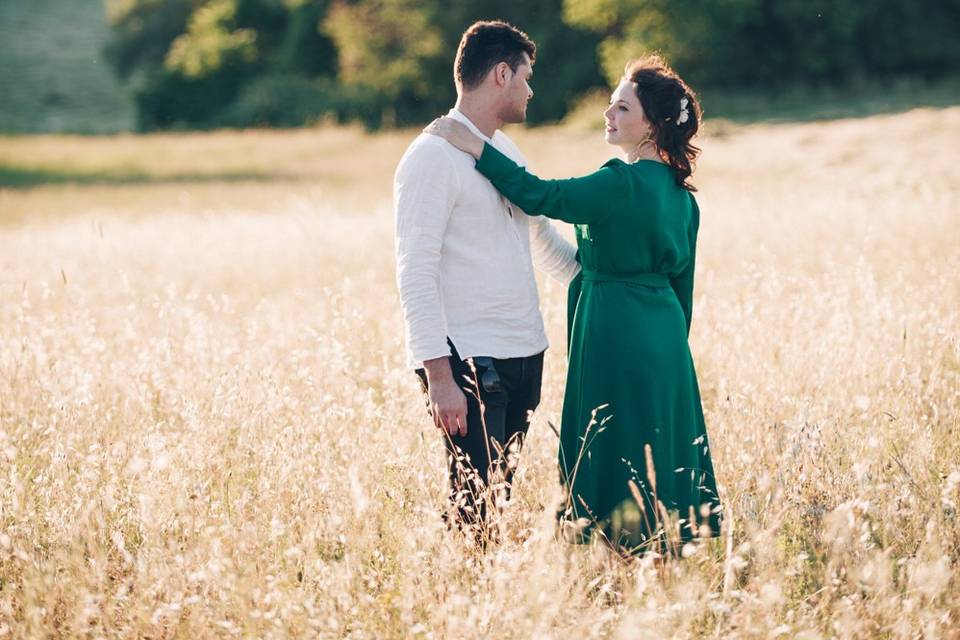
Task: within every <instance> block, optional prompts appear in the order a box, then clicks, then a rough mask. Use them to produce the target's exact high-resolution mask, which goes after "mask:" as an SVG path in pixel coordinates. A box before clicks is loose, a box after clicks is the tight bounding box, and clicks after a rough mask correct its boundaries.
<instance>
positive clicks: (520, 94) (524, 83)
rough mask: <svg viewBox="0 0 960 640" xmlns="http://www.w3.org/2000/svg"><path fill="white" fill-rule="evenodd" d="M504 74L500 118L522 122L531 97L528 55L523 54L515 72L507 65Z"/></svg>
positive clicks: (530, 72)
mask: <svg viewBox="0 0 960 640" xmlns="http://www.w3.org/2000/svg"><path fill="white" fill-rule="evenodd" d="M506 75H507V83H506V85H505V86H504V88H503V103H502V104H503V106H502V109H501V113H500V118H501V119H502V120H503V121H504V122H507V123H516V122H524V121H526V119H527V102H529V101H530V98H532V97H533V89H531V88H530V79H531V78H532V77H533V66H532V65H531V64H530V56H528V55H527V54H523V63H521V64H520V65H519V66H518V67H517V70H516V71H515V72H514V71H512V70H511V69H510V67H509V66H508V67H507V72H506Z"/></svg>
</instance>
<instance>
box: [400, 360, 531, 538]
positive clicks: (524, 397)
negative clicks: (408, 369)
mask: <svg viewBox="0 0 960 640" xmlns="http://www.w3.org/2000/svg"><path fill="white" fill-rule="evenodd" d="M450 346H451V350H452V351H453V355H451V356H449V359H450V368H451V370H452V371H453V378H454V380H455V381H456V383H457V385H458V386H459V387H460V388H461V389H462V390H463V393H464V395H465V396H466V398H467V435H465V436H461V435H459V433H458V434H457V435H454V436H451V435H450V434H448V433H446V432H443V439H444V443H445V445H446V449H447V464H448V468H449V472H450V501H451V506H452V507H453V510H452V513H453V514H454V515H455V516H456V517H457V519H458V520H459V522H457V523H456V524H457V525H458V526H462V525H463V524H469V525H476V524H481V523H483V522H484V520H485V519H486V502H487V500H489V499H495V500H499V499H501V498H503V499H507V498H509V497H510V483H511V480H512V478H513V472H514V470H515V469H516V464H517V460H518V458H519V454H520V449H521V447H522V446H523V440H524V438H525V437H526V434H527V428H528V427H529V426H530V417H531V414H532V413H533V410H534V409H536V408H537V405H538V404H540V386H541V383H542V380H543V352H540V353H538V354H535V355H532V356H527V357H522V358H481V357H477V358H468V360H467V361H464V360H462V359H461V358H460V356H459V354H458V353H457V350H456V348H455V347H453V345H452V344H451V345H450ZM470 361H472V363H473V367H474V369H475V371H476V372H474V371H473V370H471V368H470ZM491 370H492V371H491ZM416 374H417V376H418V377H419V378H420V383H421V386H422V387H423V391H424V394H427V393H428V386H427V375H426V372H425V371H424V370H423V369H417V370H416ZM427 402H428V407H429V397H428V400H427ZM481 405H482V407H481ZM491 482H492V483H493V487H492V489H493V491H491V492H489V493H488V492H487V489H488V488H490V486H491ZM448 523H449V520H448Z"/></svg>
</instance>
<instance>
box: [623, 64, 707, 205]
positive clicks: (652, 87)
mask: <svg viewBox="0 0 960 640" xmlns="http://www.w3.org/2000/svg"><path fill="white" fill-rule="evenodd" d="M624 77H625V78H626V79H627V80H630V81H631V82H635V83H637V98H639V99H640V105H641V106H642V107H643V113H644V115H645V116H646V118H647V120H648V121H649V122H650V126H651V128H652V129H653V141H654V143H655V144H656V145H657V149H659V151H660V155H661V157H662V158H663V160H664V162H666V163H667V164H668V165H670V166H671V167H672V168H673V170H674V173H675V174H676V179H677V185H679V186H680V187H683V188H684V189H686V190H687V191H696V190H697V189H696V187H694V186H693V185H692V184H690V182H689V181H688V179H689V178H690V176H691V175H693V170H694V168H695V164H696V158H697V156H698V155H699V154H700V148H699V147H697V146H695V145H694V144H693V143H692V142H691V140H693V137H694V136H695V135H696V134H697V131H698V130H699V129H700V120H701V118H702V117H703V112H702V111H701V110H700V101H699V100H697V94H696V93H694V91H693V89H691V88H690V87H689V86H687V83H686V82H684V81H683V79H682V78H681V77H680V76H679V75H677V72H676V71H674V70H673V69H671V68H670V66H669V65H668V64H667V63H666V62H665V61H664V60H663V58H661V57H660V56H658V55H650V56H647V57H645V58H640V59H638V60H633V61H632V62H629V63H627V66H626V68H625V69H624ZM683 98H686V99H687V106H686V110H687V114H688V115H687V118H686V120H685V121H682V122H681V120H683V119H682V118H680V111H681V108H680V101H681V100H682V99H683ZM678 118H680V119H679V120H678Z"/></svg>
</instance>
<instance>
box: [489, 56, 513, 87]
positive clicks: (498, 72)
mask: <svg viewBox="0 0 960 640" xmlns="http://www.w3.org/2000/svg"><path fill="white" fill-rule="evenodd" d="M512 73H513V69H511V68H510V65H509V64H507V63H506V62H498V63H497V66H495V67H494V68H493V79H494V80H495V81H496V83H497V86H499V87H504V86H506V85H507V82H509V81H510V77H511V74H512Z"/></svg>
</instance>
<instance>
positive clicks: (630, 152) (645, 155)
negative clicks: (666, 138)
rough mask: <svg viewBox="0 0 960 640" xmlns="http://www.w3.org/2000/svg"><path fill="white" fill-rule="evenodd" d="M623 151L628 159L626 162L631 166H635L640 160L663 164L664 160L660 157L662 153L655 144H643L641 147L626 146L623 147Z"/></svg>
mask: <svg viewBox="0 0 960 640" xmlns="http://www.w3.org/2000/svg"><path fill="white" fill-rule="evenodd" d="M621 149H623V155H624V157H625V158H626V161H627V162H628V163H630V164H633V163H634V162H636V161H638V160H653V161H654V162H661V163H662V162H663V158H662V157H660V152H659V151H658V150H657V148H656V146H655V145H654V144H653V143H648V144H642V143H641V144H639V145H633V146H630V147H627V146H624V147H621Z"/></svg>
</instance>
